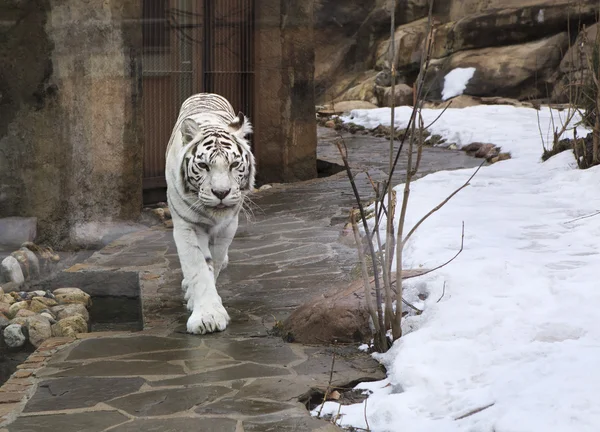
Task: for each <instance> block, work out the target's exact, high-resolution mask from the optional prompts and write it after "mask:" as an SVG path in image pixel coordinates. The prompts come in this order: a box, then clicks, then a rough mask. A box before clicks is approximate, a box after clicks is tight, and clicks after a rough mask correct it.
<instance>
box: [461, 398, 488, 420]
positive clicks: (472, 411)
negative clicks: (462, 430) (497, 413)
mask: <svg viewBox="0 0 600 432" xmlns="http://www.w3.org/2000/svg"><path fill="white" fill-rule="evenodd" d="M495 404H496V402H492V403H491V404H489V405H485V406H482V407H479V408H475V409H474V410H471V411H469V412H468V413H466V414H463V415H461V416H458V417H456V418H455V419H454V420H462V419H465V418H467V417H471V416H472V415H474V414H477V413H480V412H481V411H484V410H486V409H488V408H491V407H493V406H494V405H495Z"/></svg>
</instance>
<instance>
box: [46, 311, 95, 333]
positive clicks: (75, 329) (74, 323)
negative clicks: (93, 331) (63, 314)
mask: <svg viewBox="0 0 600 432" xmlns="http://www.w3.org/2000/svg"><path fill="white" fill-rule="evenodd" d="M87 331H88V324H87V322H86V321H85V319H83V317H82V316H81V315H74V316H70V317H67V318H63V319H61V320H59V321H58V322H57V323H56V324H54V325H52V336H55V337H76V336H77V334H78V333H87Z"/></svg>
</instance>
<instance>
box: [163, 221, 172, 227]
mask: <svg viewBox="0 0 600 432" xmlns="http://www.w3.org/2000/svg"><path fill="white" fill-rule="evenodd" d="M163 225H164V226H165V227H166V228H173V220H172V219H168V220H166V221H164V222H163Z"/></svg>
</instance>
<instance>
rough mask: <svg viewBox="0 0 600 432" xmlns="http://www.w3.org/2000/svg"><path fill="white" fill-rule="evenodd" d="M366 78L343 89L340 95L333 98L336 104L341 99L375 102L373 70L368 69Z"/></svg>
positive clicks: (374, 73)
mask: <svg viewBox="0 0 600 432" xmlns="http://www.w3.org/2000/svg"><path fill="white" fill-rule="evenodd" d="M368 75H370V76H369V77H368V78H366V79H364V80H361V81H360V82H359V83H358V84H357V85H354V86H353V87H351V88H349V89H348V90H346V91H344V92H343V93H342V94H341V96H338V97H336V98H335V101H336V102H335V104H336V105H337V104H338V103H339V102H341V101H354V100H361V101H367V102H371V103H372V104H377V96H376V95H375V76H376V72H375V71H370V73H369V74H368Z"/></svg>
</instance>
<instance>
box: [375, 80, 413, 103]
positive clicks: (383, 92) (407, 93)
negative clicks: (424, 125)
mask: <svg viewBox="0 0 600 432" xmlns="http://www.w3.org/2000/svg"><path fill="white" fill-rule="evenodd" d="M375 91H376V94H377V100H378V104H379V106H380V107H391V106H392V88H391V87H377V88H376V90H375ZM394 94H395V95H396V97H395V101H394V102H395V105H396V106H404V105H408V106H412V105H413V89H412V87H410V86H408V85H406V84H398V85H396V86H395V90H394Z"/></svg>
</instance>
